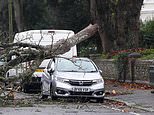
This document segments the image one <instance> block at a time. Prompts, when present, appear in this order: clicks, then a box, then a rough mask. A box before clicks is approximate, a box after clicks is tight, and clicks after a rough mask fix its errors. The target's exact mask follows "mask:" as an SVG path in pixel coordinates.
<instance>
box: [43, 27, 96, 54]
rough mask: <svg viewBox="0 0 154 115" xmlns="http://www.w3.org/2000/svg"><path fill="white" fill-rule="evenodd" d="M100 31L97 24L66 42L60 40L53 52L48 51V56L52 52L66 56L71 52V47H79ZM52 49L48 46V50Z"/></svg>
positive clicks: (54, 46)
mask: <svg viewBox="0 0 154 115" xmlns="http://www.w3.org/2000/svg"><path fill="white" fill-rule="evenodd" d="M97 31H98V25H97V24H94V25H92V24H90V25H89V26H87V27H86V28H84V29H83V30H81V31H80V32H78V33H77V34H75V35H74V36H72V37H70V38H68V39H66V40H64V39H63V40H60V41H59V42H57V43H56V44H54V45H53V48H52V49H51V50H52V51H51V50H47V54H48V53H50V52H52V54H53V55H59V54H64V53H65V52H67V51H69V50H70V48H71V47H73V46H75V45H77V44H78V43H81V42H82V41H84V40H86V39H88V38H90V37H92V36H93V35H94V34H95V33H96V32H97ZM49 48H50V47H49V46H47V47H46V49H49Z"/></svg>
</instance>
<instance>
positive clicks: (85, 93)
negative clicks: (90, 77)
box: [70, 91, 93, 96]
mask: <svg viewBox="0 0 154 115" xmlns="http://www.w3.org/2000/svg"><path fill="white" fill-rule="evenodd" d="M92 93H93V92H73V91H70V95H81V96H82V95H87V96H90V95H92Z"/></svg>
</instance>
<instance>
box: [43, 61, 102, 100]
mask: <svg viewBox="0 0 154 115" xmlns="http://www.w3.org/2000/svg"><path fill="white" fill-rule="evenodd" d="M46 72H48V73H49V74H50V77H46V75H45V74H46ZM46 72H45V73H44V75H43V77H42V97H44V98H47V97H48V96H49V95H50V96H51V98H52V99H56V98H58V97H89V98H95V99H96V100H97V101H102V102H103V100H104V96H105V91H104V80H103V78H102V76H101V71H100V70H99V69H98V68H97V66H96V65H95V64H94V62H93V61H92V60H90V59H88V58H71V59H68V58H55V59H52V60H51V61H50V63H49V65H48V68H47V71H46Z"/></svg>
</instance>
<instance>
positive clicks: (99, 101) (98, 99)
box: [96, 97, 104, 103]
mask: <svg viewBox="0 0 154 115" xmlns="http://www.w3.org/2000/svg"><path fill="white" fill-rule="evenodd" d="M96 102H98V103H103V102H104V97H101V98H97V99H96Z"/></svg>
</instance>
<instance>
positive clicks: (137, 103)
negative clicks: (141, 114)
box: [105, 84, 154, 112]
mask: <svg viewBox="0 0 154 115" xmlns="http://www.w3.org/2000/svg"><path fill="white" fill-rule="evenodd" d="M113 90H114V92H120V93H121V94H120V95H115V96H114V95H108V96H106V97H105V99H110V100H115V101H120V102H124V103H125V104H126V105H128V106H130V107H134V108H138V109H142V110H144V111H147V112H154V93H151V91H154V89H145V90H144V89H126V88H124V87H122V86H119V85H115V84H108V85H107V91H110V92H111V91H112V92H113Z"/></svg>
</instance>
